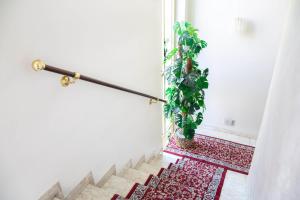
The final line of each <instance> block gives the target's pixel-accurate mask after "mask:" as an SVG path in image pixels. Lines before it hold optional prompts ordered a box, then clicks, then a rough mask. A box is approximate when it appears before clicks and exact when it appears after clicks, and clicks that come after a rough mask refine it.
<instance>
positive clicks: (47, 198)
mask: <svg viewBox="0 0 300 200" xmlns="http://www.w3.org/2000/svg"><path fill="white" fill-rule="evenodd" d="M55 197H57V198H59V199H64V194H63V192H62V189H61V186H60V183H59V182H57V183H55V184H54V185H53V186H52V187H51V188H50V189H49V190H48V191H47V192H45V193H44V194H43V195H42V196H41V197H40V198H39V200H52V199H54V198H55Z"/></svg>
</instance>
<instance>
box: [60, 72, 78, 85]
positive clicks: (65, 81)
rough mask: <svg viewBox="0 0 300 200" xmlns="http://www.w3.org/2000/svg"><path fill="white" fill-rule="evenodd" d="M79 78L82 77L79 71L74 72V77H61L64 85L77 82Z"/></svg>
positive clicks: (61, 82)
mask: <svg viewBox="0 0 300 200" xmlns="http://www.w3.org/2000/svg"><path fill="white" fill-rule="evenodd" d="M78 79H80V74H79V73H78V72H75V73H74V77H69V76H66V75H64V76H62V77H61V79H60V84H61V86H63V87H68V86H69V85H70V84H73V83H75V82H76V80H78Z"/></svg>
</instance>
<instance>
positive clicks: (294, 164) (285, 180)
mask: <svg viewBox="0 0 300 200" xmlns="http://www.w3.org/2000/svg"><path fill="white" fill-rule="evenodd" d="M292 2H293V3H292V4H291V6H290V8H291V9H290V12H289V17H288V21H287V26H286V30H285V34H284V37H283V43H282V45H281V50H280V52H279V56H278V59H277V62H276V66H275V70H274V76H273V78H272V83H271V89H270V93H269V97H268V101H267V105H266V110H265V114H264V120H263V123H262V127H261V130H260V134H259V137H258V141H257V149H256V150H255V155H254V160H253V164H252V168H251V170H250V186H251V190H250V191H251V199H252V200H265V199H272V200H282V199H288V200H297V199H299V196H300V190H299V184H300V157H299V155H300V146H299V141H300V134H299V129H300V125H299V121H300V87H299V86H300V68H299V66H300V57H299V52H300V38H299V34H300V21H299V18H300V1H299V0H293V1H292Z"/></svg>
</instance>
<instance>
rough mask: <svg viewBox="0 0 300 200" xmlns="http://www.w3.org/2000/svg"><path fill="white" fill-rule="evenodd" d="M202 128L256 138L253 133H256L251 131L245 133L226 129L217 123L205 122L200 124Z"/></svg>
mask: <svg viewBox="0 0 300 200" xmlns="http://www.w3.org/2000/svg"><path fill="white" fill-rule="evenodd" d="M199 129H200V130H204V131H205V130H210V131H216V132H223V133H228V134H232V135H236V136H242V137H246V138H249V139H254V140H256V138H255V137H253V135H255V134H250V133H245V132H241V131H236V130H230V129H226V128H223V127H218V126H215V125H208V124H203V125H201V126H200V128H199Z"/></svg>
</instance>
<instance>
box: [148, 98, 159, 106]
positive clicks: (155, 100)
mask: <svg viewBox="0 0 300 200" xmlns="http://www.w3.org/2000/svg"><path fill="white" fill-rule="evenodd" d="M157 102H158V99H149V104H150V105H151V104H153V103H157Z"/></svg>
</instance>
